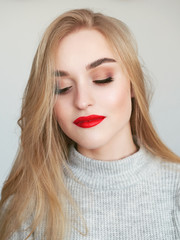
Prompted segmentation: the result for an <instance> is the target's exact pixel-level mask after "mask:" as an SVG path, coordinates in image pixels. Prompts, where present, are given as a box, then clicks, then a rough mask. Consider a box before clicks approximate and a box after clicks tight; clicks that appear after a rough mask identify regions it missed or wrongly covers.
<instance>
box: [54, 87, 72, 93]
mask: <svg viewBox="0 0 180 240" xmlns="http://www.w3.org/2000/svg"><path fill="white" fill-rule="evenodd" d="M71 87H72V86H70V87H66V88H62V89H60V88H58V87H56V89H55V94H65V93H67V92H68V91H69V90H70V89H71Z"/></svg>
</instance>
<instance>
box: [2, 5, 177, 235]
mask: <svg viewBox="0 0 180 240" xmlns="http://www.w3.org/2000/svg"><path fill="white" fill-rule="evenodd" d="M148 109H149V105H148V100H147V95H146V91H145V85H144V75H143V72H142V69H141V66H140V63H139V61H138V55H137V50H136V45H135V41H134V40H133V38H132V36H131V34H130V32H129V30H128V28H127V27H126V25H125V24H124V23H122V22H121V21H119V20H117V19H114V18H111V17H108V16H105V15H102V14H100V13H93V12H92V11H90V10H86V9H79V10H72V11H69V12H66V13H64V14H63V15H61V16H60V17H58V18H57V19H56V20H55V21H54V22H53V23H52V24H51V25H50V26H49V27H48V28H47V30H46V32H45V34H44V37H43V39H42V41H41V43H40V45H39V47H38V50H37V52H36V55H35V58H34V61H33V65H32V70H31V74H30V78H29V81H28V84H27V87H26V89H25V94H24V98H23V106H22V113H21V118H20V119H19V125H20V127H21V130H22V133H21V144H20V147H19V152H18V155H17V158H16V161H15V163H14V166H13V168H12V170H11V173H10V175H9V177H8V179H7V181H6V182H5V184H4V187H3V189H2V198H1V205H0V208H1V219H0V236H1V239H2V240H5V239H13V240H15V239H18V240H20V239H38V240H39V239H51V240H55V239H73V240H74V239H91V240H92V239H93V240H94V239H98V240H99V239H103V240H111V239H113V240H114V239H179V238H180V235H179V230H180V226H179V222H178V217H179V212H178V206H179V205H178V204H179V195H178V194H179V180H180V174H179V164H178V163H179V161H180V159H179V157H178V156H176V155H175V154H174V153H172V152H171V151H170V150H169V149H168V148H167V147H166V146H165V145H164V144H163V143H162V141H161V140H160V139H159V137H158V135H157V133H156V132H155V130H154V128H153V125H152V123H151V120H150V116H149V110H148Z"/></svg>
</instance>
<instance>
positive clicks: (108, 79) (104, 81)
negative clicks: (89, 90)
mask: <svg viewBox="0 0 180 240" xmlns="http://www.w3.org/2000/svg"><path fill="white" fill-rule="evenodd" d="M112 81H113V78H112V77H108V78H105V79H101V80H94V81H93V82H95V83H99V84H103V83H109V82H112Z"/></svg>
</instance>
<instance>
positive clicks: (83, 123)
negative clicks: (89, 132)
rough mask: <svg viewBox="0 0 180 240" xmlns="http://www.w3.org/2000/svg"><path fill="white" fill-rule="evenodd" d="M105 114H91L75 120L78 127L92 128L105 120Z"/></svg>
mask: <svg viewBox="0 0 180 240" xmlns="http://www.w3.org/2000/svg"><path fill="white" fill-rule="evenodd" d="M104 118H105V116H100V115H89V116H85V117H79V118H77V119H76V120H74V122H73V123H74V124H76V125H77V126H78V127H82V128H90V127H94V126H96V125H98V124H99V123H100V122H102V121H103V120H104Z"/></svg>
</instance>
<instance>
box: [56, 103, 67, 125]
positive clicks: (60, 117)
mask: <svg viewBox="0 0 180 240" xmlns="http://www.w3.org/2000/svg"><path fill="white" fill-rule="evenodd" d="M64 109H65V108H64V107H62V104H60V103H59V102H58V101H57V102H56V103H55V105H54V113H55V117H56V119H57V121H58V123H59V125H60V126H61V124H63V123H64V122H65V120H66V114H67V111H64Z"/></svg>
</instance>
